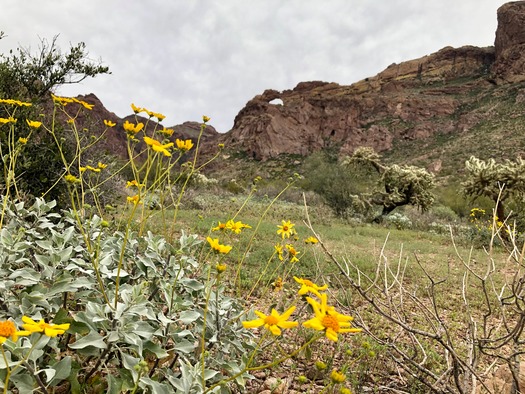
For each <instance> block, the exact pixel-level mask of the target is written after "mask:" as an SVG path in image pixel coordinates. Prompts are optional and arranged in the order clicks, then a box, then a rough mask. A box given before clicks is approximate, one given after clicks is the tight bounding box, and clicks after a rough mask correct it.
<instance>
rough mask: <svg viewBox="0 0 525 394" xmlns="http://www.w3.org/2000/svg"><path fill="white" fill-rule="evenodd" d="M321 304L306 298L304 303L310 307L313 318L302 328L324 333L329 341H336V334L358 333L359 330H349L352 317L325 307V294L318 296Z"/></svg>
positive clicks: (330, 307)
mask: <svg viewBox="0 0 525 394" xmlns="http://www.w3.org/2000/svg"><path fill="white" fill-rule="evenodd" d="M320 298H321V303H318V302H317V301H315V300H314V299H313V298H310V297H306V301H307V302H308V303H309V304H310V305H311V306H312V308H313V310H314V313H315V317H314V318H313V319H310V320H308V321H305V322H304V323H303V327H306V328H313V329H314V330H318V331H324V332H325V335H326V337H327V338H328V339H330V340H331V341H334V342H336V341H337V334H339V333H341V334H343V333H348V332H350V333H355V332H360V331H361V329H360V328H351V326H352V325H351V324H350V322H351V321H352V320H353V317H352V316H346V315H343V314H341V313H338V312H336V310H335V308H334V307H332V306H328V305H327V298H328V296H327V295H326V293H321V294H320Z"/></svg>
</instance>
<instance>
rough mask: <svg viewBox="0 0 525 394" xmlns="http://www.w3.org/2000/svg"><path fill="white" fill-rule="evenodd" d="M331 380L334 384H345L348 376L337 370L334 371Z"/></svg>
mask: <svg viewBox="0 0 525 394" xmlns="http://www.w3.org/2000/svg"><path fill="white" fill-rule="evenodd" d="M330 380H331V381H332V383H333V384H339V383H343V382H344V381H345V380H346V375H345V374H344V373H342V372H339V371H338V370H337V369H334V370H333V371H332V373H331V374H330Z"/></svg>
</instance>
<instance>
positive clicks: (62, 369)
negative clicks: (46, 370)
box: [46, 356, 71, 386]
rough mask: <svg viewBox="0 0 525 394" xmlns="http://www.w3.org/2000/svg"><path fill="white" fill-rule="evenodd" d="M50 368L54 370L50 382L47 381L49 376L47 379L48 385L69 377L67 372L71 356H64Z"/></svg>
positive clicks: (69, 371)
mask: <svg viewBox="0 0 525 394" xmlns="http://www.w3.org/2000/svg"><path fill="white" fill-rule="evenodd" d="M51 368H52V369H53V370H54V371H55V375H54V378H53V380H52V381H51V382H49V377H48V379H47V381H48V382H49V385H50V386H54V385H56V384H58V383H60V382H61V381H63V380H64V379H67V378H68V377H69V374H70V373H71V356H66V357H64V358H63V359H62V360H60V361H59V362H57V363H56V364H55V365H53V366H52V367H51ZM46 375H47V374H46Z"/></svg>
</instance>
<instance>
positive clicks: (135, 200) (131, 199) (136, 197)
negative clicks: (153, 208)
mask: <svg viewBox="0 0 525 394" xmlns="http://www.w3.org/2000/svg"><path fill="white" fill-rule="evenodd" d="M127 200H128V202H129V203H132V204H133V205H137V204H138V203H139V202H140V197H139V195H138V194H135V195H134V196H128V197H127Z"/></svg>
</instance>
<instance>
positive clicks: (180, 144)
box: [175, 138, 193, 152]
mask: <svg viewBox="0 0 525 394" xmlns="http://www.w3.org/2000/svg"><path fill="white" fill-rule="evenodd" d="M175 143H176V144H177V149H178V150H180V151H181V152H186V151H189V150H190V149H191V148H193V142H192V140H184V141H183V140H180V139H178V138H177V139H176V140H175Z"/></svg>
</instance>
